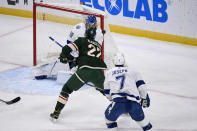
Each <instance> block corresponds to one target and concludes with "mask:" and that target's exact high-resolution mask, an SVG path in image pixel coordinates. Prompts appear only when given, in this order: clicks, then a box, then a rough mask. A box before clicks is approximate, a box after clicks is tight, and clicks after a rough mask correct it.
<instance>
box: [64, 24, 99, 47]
mask: <svg viewBox="0 0 197 131" xmlns="http://www.w3.org/2000/svg"><path fill="white" fill-rule="evenodd" d="M85 30H86V28H85V24H84V23H79V24H77V25H75V26H74V27H73V28H72V30H71V32H70V35H69V36H68V38H67V40H69V41H71V42H74V41H75V40H76V39H77V38H78V37H84V36H85ZM95 41H97V42H98V43H99V44H100V45H102V42H103V34H102V31H101V28H99V27H97V30H96V36H95Z"/></svg>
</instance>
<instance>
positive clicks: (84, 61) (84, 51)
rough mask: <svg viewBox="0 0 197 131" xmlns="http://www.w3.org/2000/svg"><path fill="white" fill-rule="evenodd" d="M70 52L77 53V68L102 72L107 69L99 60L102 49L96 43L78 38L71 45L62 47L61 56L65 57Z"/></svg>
mask: <svg viewBox="0 0 197 131" xmlns="http://www.w3.org/2000/svg"><path fill="white" fill-rule="evenodd" d="M71 51H78V52H79V57H78V58H77V64H78V68H84V67H87V68H91V69H102V70H103V69H106V68H107V66H106V64H105V62H104V61H103V60H102V59H101V53H102V47H101V45H100V44H99V43H98V42H97V41H94V40H90V39H87V38H86V37H79V38H78V39H77V40H75V41H74V42H73V43H71V44H68V45H66V46H64V47H63V48H62V53H61V55H62V56H64V57H66V56H68V55H69V54H70V52H71Z"/></svg>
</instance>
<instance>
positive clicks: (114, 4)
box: [109, 0, 120, 11]
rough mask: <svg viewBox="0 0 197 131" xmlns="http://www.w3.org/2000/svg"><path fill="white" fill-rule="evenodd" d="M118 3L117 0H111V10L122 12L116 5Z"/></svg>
mask: <svg viewBox="0 0 197 131" xmlns="http://www.w3.org/2000/svg"><path fill="white" fill-rule="evenodd" d="M116 1H117V0H109V2H110V3H111V5H110V7H109V10H110V11H112V9H113V8H114V7H115V8H116V9H117V10H120V8H119V7H118V6H117V5H116Z"/></svg>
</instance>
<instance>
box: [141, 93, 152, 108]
mask: <svg viewBox="0 0 197 131" xmlns="http://www.w3.org/2000/svg"><path fill="white" fill-rule="evenodd" d="M141 99H142V100H141V106H142V107H143V108H146V107H149V106H150V98H149V96H148V94H147V96H146V99H143V98H141Z"/></svg>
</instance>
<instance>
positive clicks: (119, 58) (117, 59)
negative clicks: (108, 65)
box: [113, 53, 125, 66]
mask: <svg viewBox="0 0 197 131" xmlns="http://www.w3.org/2000/svg"><path fill="white" fill-rule="evenodd" d="M113 63H114V65H115V66H124V64H125V58H124V55H123V54H122V53H116V54H115V55H114V57H113Z"/></svg>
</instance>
